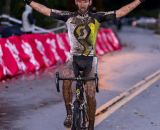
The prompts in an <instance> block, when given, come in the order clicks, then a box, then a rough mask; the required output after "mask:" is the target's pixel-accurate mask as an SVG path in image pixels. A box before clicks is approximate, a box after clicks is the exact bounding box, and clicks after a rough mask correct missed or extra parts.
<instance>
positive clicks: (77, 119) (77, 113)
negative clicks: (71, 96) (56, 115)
mask: <svg viewBox="0 0 160 130" xmlns="http://www.w3.org/2000/svg"><path fill="white" fill-rule="evenodd" d="M73 106H74V108H73V123H72V128H71V130H81V120H82V118H81V110H80V103H79V102H78V101H75V102H74V103H73Z"/></svg>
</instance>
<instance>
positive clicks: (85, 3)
mask: <svg viewBox="0 0 160 130" xmlns="http://www.w3.org/2000/svg"><path fill="white" fill-rule="evenodd" d="M75 4H76V5H77V6H78V9H79V10H80V11H81V12H82V13H85V12H86V11H87V10H88V7H89V6H91V4H92V1H91V0H75Z"/></svg>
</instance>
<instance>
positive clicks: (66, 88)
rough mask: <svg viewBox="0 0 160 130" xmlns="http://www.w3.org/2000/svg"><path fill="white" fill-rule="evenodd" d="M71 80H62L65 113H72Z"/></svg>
mask: <svg viewBox="0 0 160 130" xmlns="http://www.w3.org/2000/svg"><path fill="white" fill-rule="evenodd" d="M71 85H72V82H71V81H69V80H65V81H64V82H63V98H64V102H65V107H66V112H67V115H72V109H71V103H72V88H71Z"/></svg>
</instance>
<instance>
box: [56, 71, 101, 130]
mask: <svg viewBox="0 0 160 130" xmlns="http://www.w3.org/2000/svg"><path fill="white" fill-rule="evenodd" d="M60 80H71V81H76V91H75V92H76V97H75V100H74V101H73V104H72V113H73V114H72V126H71V130H87V128H88V122H89V117H88V113H87V98H86V94H85V91H84V85H85V82H86V81H91V80H94V81H95V87H96V92H97V93H98V92H99V88H98V80H99V79H98V75H97V73H95V75H94V77H84V76H83V71H79V76H78V77H67V78H62V77H60V75H59V73H58V72H57V73H56V87H57V91H58V92H60V88H59V81H60Z"/></svg>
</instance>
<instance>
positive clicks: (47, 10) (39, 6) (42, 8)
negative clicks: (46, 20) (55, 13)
mask: <svg viewBox="0 0 160 130" xmlns="http://www.w3.org/2000/svg"><path fill="white" fill-rule="evenodd" d="M24 1H25V2H26V3H27V4H28V5H30V6H31V7H32V8H33V9H34V10H36V11H38V12H39V13H42V14H44V15H46V16H50V15H51V9H50V8H48V7H46V6H44V5H42V4H39V3H37V2H34V1H33V0H24Z"/></svg>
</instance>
